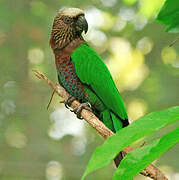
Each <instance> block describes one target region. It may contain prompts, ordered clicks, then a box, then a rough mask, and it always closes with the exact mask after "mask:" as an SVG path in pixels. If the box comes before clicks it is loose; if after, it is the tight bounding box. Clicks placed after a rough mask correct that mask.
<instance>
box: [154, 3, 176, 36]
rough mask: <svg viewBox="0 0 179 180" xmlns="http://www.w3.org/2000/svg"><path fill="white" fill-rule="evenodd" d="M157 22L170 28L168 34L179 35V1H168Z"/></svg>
mask: <svg viewBox="0 0 179 180" xmlns="http://www.w3.org/2000/svg"><path fill="white" fill-rule="evenodd" d="M156 20H157V21H159V22H161V23H162V24H166V25H167V26H168V28H167V29H166V31H167V32H171V33H178V32H179V1H178V0H166V2H165V4H164V6H163V7H162V9H161V10H160V12H159V14H158V16H157V19H156Z"/></svg>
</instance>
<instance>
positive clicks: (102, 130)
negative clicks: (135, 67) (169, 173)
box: [32, 70, 168, 180]
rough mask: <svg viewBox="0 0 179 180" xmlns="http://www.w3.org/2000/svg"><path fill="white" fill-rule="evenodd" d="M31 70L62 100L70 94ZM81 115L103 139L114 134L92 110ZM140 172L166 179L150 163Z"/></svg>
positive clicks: (126, 149) (73, 105)
mask: <svg viewBox="0 0 179 180" xmlns="http://www.w3.org/2000/svg"><path fill="white" fill-rule="evenodd" d="M32 71H33V72H34V74H35V75H36V76H37V77H38V78H39V79H42V80H44V81H45V82H46V83H47V84H48V85H49V86H50V87H51V88H52V89H53V90H54V91H55V92H56V93H57V94H58V95H59V96H60V97H62V98H63V99H64V100H65V99H67V98H68V97H69V96H70V94H68V93H67V92H66V91H65V89H64V88H63V87H61V86H60V85H59V84H58V83H53V82H52V81H51V80H49V79H48V78H47V77H46V76H45V75H43V74H41V73H39V72H38V71H36V70H32ZM79 105H80V103H79V102H78V101H77V100H74V101H73V102H72V104H71V108H73V109H74V108H76V107H77V106H79ZM81 116H82V118H83V119H84V120H85V121H87V122H88V123H89V124H90V125H91V126H92V127H93V128H94V129H95V130H96V131H97V132H98V133H99V134H100V135H101V136H103V137H104V138H105V139H106V138H108V137H110V136H112V135H114V133H113V132H112V131H111V130H110V129H108V128H107V127H106V126H105V125H104V124H103V122H101V121H100V120H99V119H98V118H97V117H96V116H95V115H94V114H93V113H92V112H90V111H87V110H85V109H83V110H82V112H81ZM132 150H133V148H132V147H130V146H128V147H126V148H125V149H123V152H124V153H125V154H128V153H129V152H131V151H132ZM141 174H142V175H144V176H146V177H150V178H151V179H154V180H168V179H167V178H166V177H165V175H164V174H163V173H162V172H161V171H160V170H159V169H158V168H157V167H156V166H154V165H153V164H150V165H149V166H148V167H147V168H145V169H144V171H142V172H141Z"/></svg>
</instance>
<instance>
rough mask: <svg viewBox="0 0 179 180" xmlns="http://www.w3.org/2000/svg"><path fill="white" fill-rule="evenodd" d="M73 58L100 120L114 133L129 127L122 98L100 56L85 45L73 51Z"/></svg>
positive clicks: (78, 74) (76, 69)
mask: <svg viewBox="0 0 179 180" xmlns="http://www.w3.org/2000/svg"><path fill="white" fill-rule="evenodd" d="M71 58H72V61H73V63H74V68H75V71H76V74H77V76H78V78H79V79H80V81H81V82H82V83H84V84H87V85H88V86H89V87H90V88H89V87H88V86H84V87H85V88H84V90H85V92H86V94H87V95H88V96H89V101H90V103H91V104H92V105H94V106H95V108H96V109H97V110H98V111H99V112H100V119H102V120H103V121H104V123H105V124H106V125H107V126H108V127H109V128H110V129H111V130H113V131H114V132H116V131H117V130H119V129H121V128H122V124H124V126H126V125H128V116H127V113H126V110H125V107H124V104H123V101H122V99H121V96H120V94H119V92H118V90H117V88H116V86H115V84H114V81H113V79H112V76H111V74H110V72H109V70H108V69H107V67H106V65H105V64H104V63H103V61H102V60H101V58H100V57H99V55H98V54H97V53H96V52H95V51H94V50H93V49H92V48H91V47H90V46H88V45H87V44H86V43H83V44H81V45H80V46H79V47H78V48H76V49H75V50H74V51H73V53H72V55H71ZM94 94H95V95H96V96H95V95H94ZM121 121H122V123H121Z"/></svg>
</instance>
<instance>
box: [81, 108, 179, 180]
mask: <svg viewBox="0 0 179 180" xmlns="http://www.w3.org/2000/svg"><path fill="white" fill-rule="evenodd" d="M178 119H179V106H177V107H173V108H169V109H167V110H163V111H158V112H153V113H150V114H148V115H146V116H143V117H141V118H139V119H138V120H136V121H134V122H133V123H132V124H131V125H129V126H128V127H126V128H123V129H121V130H120V131H118V132H117V133H116V134H115V135H113V136H111V137H109V138H108V139H107V140H106V141H105V142H104V144H103V145H101V146H99V147H98V148H96V150H95V151H94V153H93V155H92V157H91V160H90V161H89V163H88V166H87V168H86V171H85V173H84V175H83V177H82V180H83V179H84V178H85V177H86V176H87V175H88V174H89V173H91V172H93V171H95V170H97V169H99V168H102V167H104V166H106V165H107V164H109V163H110V162H111V160H113V159H114V158H115V157H116V156H117V154H118V153H119V152H120V151H122V149H124V148H125V147H127V146H128V145H130V144H131V143H133V142H135V141H136V140H138V139H140V138H142V137H144V136H146V135H148V134H151V133H152V132H154V131H157V130H158V129H160V128H162V127H165V126H167V125H168V124H170V123H173V122H175V121H176V120H178Z"/></svg>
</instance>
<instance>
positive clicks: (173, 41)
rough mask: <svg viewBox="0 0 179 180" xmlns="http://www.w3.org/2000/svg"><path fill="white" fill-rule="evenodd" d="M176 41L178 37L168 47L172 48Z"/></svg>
mask: <svg viewBox="0 0 179 180" xmlns="http://www.w3.org/2000/svg"><path fill="white" fill-rule="evenodd" d="M178 39H179V36H178V37H177V38H176V39H175V40H174V41H173V42H171V43H170V44H169V47H172V46H173V45H174V44H175V43H176V42H177V41H178Z"/></svg>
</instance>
